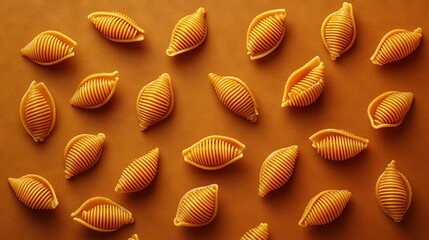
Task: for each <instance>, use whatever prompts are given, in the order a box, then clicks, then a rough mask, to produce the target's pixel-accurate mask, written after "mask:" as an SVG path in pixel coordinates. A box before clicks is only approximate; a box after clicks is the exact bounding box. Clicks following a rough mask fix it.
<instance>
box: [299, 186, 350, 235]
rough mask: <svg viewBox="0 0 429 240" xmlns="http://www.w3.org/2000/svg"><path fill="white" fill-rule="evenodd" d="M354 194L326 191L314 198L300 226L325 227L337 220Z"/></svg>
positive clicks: (308, 205)
mask: <svg viewBox="0 0 429 240" xmlns="http://www.w3.org/2000/svg"><path fill="white" fill-rule="evenodd" d="M351 197H352V193H351V192H349V191H347V190H326V191H323V192H320V193H319V194H317V195H316V196H314V197H313V198H312V199H311V200H310V201H309V202H308V204H307V206H306V207H305V210H304V213H303V214H302V217H301V220H299V222H298V225H299V226H301V227H306V226H308V225H312V226H315V225H325V224H328V223H330V222H332V221H334V220H335V219H337V218H338V217H339V216H340V215H341V213H342V212H343V210H344V208H345V207H346V205H347V203H348V202H349V200H350V198H351Z"/></svg>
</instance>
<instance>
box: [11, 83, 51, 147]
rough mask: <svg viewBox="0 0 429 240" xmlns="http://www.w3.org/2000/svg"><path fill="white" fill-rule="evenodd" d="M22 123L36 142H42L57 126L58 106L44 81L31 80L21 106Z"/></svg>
mask: <svg viewBox="0 0 429 240" xmlns="http://www.w3.org/2000/svg"><path fill="white" fill-rule="evenodd" d="M19 112H20V118H21V123H22V125H23V126H24V129H25V131H27V132H28V134H30V136H31V137H32V138H33V140H34V141H35V142H42V141H43V140H45V138H46V137H47V136H48V135H49V133H51V131H52V129H53V128H54V126H55V120H56V116H57V114H56V108H55V102H54V99H53V98H52V95H51V93H50V92H49V90H48V88H47V87H46V85H45V84H44V83H43V82H39V83H37V82H36V81H33V82H31V84H30V87H29V88H28V90H27V92H26V93H25V94H24V96H23V97H22V99H21V104H20V107H19Z"/></svg>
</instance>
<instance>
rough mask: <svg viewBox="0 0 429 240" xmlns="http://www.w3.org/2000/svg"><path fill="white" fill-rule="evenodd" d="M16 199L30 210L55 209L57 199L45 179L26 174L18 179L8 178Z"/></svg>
mask: <svg viewBox="0 0 429 240" xmlns="http://www.w3.org/2000/svg"><path fill="white" fill-rule="evenodd" d="M8 181H9V185H10V186H11V187H12V189H13V191H14V192H15V194H16V197H17V198H18V199H19V201H21V202H22V203H23V204H24V205H25V206H27V207H29V208H31V209H55V208H56V207H57V206H58V199H57V196H56V195H55V191H54V188H53V187H52V185H51V184H50V183H49V182H48V180H46V179H45V178H43V177H41V176H39V175H35V174H28V175H25V176H22V177H20V178H9V179H8Z"/></svg>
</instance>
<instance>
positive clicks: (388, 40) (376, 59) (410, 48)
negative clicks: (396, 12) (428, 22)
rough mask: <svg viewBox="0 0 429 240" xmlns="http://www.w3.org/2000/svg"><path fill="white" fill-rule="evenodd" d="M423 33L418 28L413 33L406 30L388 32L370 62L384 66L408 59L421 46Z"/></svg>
mask: <svg viewBox="0 0 429 240" xmlns="http://www.w3.org/2000/svg"><path fill="white" fill-rule="evenodd" d="M422 31H423V30H422V29H421V28H416V29H415V30H414V31H412V32H410V31H408V30H405V29H395V30H392V31H390V32H388V33H387V34H386V35H384V37H383V38H382V39H381V40H380V43H379V44H378V46H377V48H376V49H375V52H374V54H373V55H372V57H371V58H370V60H371V61H372V63H373V64H377V65H384V64H386V63H391V62H396V61H399V60H401V59H403V58H405V57H407V56H408V55H410V54H411V53H412V52H414V50H416V49H417V47H418V46H419V44H420V39H421V38H422Z"/></svg>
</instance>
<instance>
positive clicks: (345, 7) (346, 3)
mask: <svg viewBox="0 0 429 240" xmlns="http://www.w3.org/2000/svg"><path fill="white" fill-rule="evenodd" d="M351 7H352V4H351V3H348V2H343V8H344V9H347V10H348V9H350V8H351Z"/></svg>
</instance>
